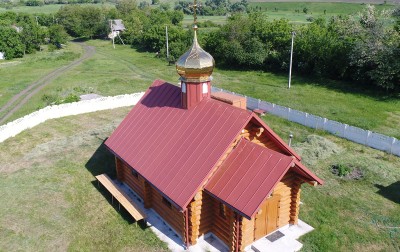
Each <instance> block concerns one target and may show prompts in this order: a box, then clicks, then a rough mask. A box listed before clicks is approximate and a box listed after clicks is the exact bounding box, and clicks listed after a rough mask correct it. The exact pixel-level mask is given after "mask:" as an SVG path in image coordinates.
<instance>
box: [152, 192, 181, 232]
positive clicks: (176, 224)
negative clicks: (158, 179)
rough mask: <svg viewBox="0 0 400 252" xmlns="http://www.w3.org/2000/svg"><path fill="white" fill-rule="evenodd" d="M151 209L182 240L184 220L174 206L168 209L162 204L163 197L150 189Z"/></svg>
mask: <svg viewBox="0 0 400 252" xmlns="http://www.w3.org/2000/svg"><path fill="white" fill-rule="evenodd" d="M151 197H152V208H153V209H154V210H155V211H156V212H157V213H158V214H159V215H160V216H161V217H162V218H163V219H164V220H165V221H166V222H167V223H168V225H170V226H171V227H172V228H173V229H174V230H175V231H176V232H177V233H178V235H180V236H181V238H183V239H184V237H185V232H184V230H185V218H184V213H182V212H180V211H179V209H177V208H176V207H175V206H174V205H171V207H169V206H168V205H166V204H165V203H164V202H163V196H162V195H161V194H160V193H159V192H158V191H157V190H156V189H154V188H153V187H152V190H151Z"/></svg>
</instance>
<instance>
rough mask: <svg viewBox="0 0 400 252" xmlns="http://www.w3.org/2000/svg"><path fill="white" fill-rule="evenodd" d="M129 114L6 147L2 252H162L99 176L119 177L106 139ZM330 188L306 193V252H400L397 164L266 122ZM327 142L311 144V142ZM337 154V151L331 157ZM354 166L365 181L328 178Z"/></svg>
mask: <svg viewBox="0 0 400 252" xmlns="http://www.w3.org/2000/svg"><path fill="white" fill-rule="evenodd" d="M128 111H129V108H121V109H115V110H111V111H102V112H97V113H91V114H85V115H80V116H71V117H66V118H61V119H57V120H50V121H48V122H45V123H43V124H41V125H39V126H36V127H34V128H33V129H30V130H27V131H24V132H23V133H21V134H19V135H18V136H16V137H14V138H11V139H8V140H7V141H5V142H3V143H2V144H0V196H1V197H0V250H2V251H3V250H4V251H20V250H22V251H27V250H29V251H38V250H39V251H54V250H70V251H76V250H79V251H109V250H110V248H112V250H118V251H162V250H164V249H166V247H165V245H164V244H163V243H162V242H160V241H159V240H158V239H157V238H156V237H155V236H154V235H153V234H152V233H151V232H150V230H149V229H146V228H144V229H143V226H140V225H139V227H136V226H135V225H132V222H133V220H132V219H131V218H130V217H129V216H128V215H127V214H126V213H125V212H124V211H122V212H121V213H119V212H118V211H117V206H116V205H114V207H113V206H112V205H111V203H110V196H109V195H108V194H107V193H105V192H104V190H100V191H99V190H98V189H97V186H96V185H97V183H95V182H94V181H95V179H94V175H97V174H99V173H103V172H111V173H112V169H113V168H112V167H113V165H112V163H113V157H112V155H110V154H109V153H108V152H106V151H105V148H104V147H102V142H103V141H104V139H105V138H106V137H107V136H109V135H110V133H111V132H112V131H113V129H114V128H115V127H116V125H118V124H119V122H120V121H121V119H122V118H123V117H124V116H125V115H126V113H128ZM265 120H266V122H267V123H268V124H269V125H270V126H271V127H272V128H273V129H274V130H275V131H276V132H277V133H278V134H279V135H281V136H282V137H283V138H284V139H287V136H288V134H289V133H290V132H296V133H295V137H294V140H293V144H294V148H295V149H296V150H297V151H299V152H300V153H301V155H302V157H303V162H305V163H306V164H307V165H308V166H309V168H310V169H311V170H313V171H314V172H316V174H317V175H318V176H319V177H321V178H322V179H323V180H325V185H323V186H320V187H316V188H313V187H311V186H309V185H304V186H303V190H302V202H303V204H302V205H301V210H300V218H301V219H302V220H304V221H306V222H307V223H309V224H311V225H312V226H313V227H315V228H316V229H315V230H314V231H313V232H311V233H309V234H307V235H305V236H304V237H303V238H302V239H301V241H302V242H303V243H304V249H303V251H354V250H359V251H396V250H398V249H399V248H400V247H399V246H400V243H399V242H400V230H399V228H398V227H399V226H400V215H399V214H398V213H399V211H400V197H399V194H398V191H399V181H400V169H399V167H400V158H397V157H394V156H391V155H388V154H385V153H383V152H380V151H376V150H373V149H370V148H366V147H363V146H360V145H357V144H354V143H351V142H348V141H345V140H343V139H339V138H336V137H334V136H331V135H328V134H324V133H323V132H316V131H313V130H310V129H308V128H305V127H302V126H300V125H297V124H294V123H290V122H287V121H285V120H281V119H279V118H276V117H273V116H267V117H266V119H265ZM313 134H319V135H322V137H319V138H318V141H316V142H315V141H314V142H313V143H308V142H305V141H304V140H305V139H306V138H307V137H308V136H310V135H313ZM331 150H336V152H335V153H334V152H332V151H331ZM338 163H342V164H346V165H353V166H354V167H357V168H358V169H360V170H362V172H363V174H364V177H363V178H362V179H360V180H346V179H343V178H340V177H338V176H336V175H334V174H332V173H331V168H330V167H331V165H334V164H338Z"/></svg>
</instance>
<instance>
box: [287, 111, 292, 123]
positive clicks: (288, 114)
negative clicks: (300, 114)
mask: <svg viewBox="0 0 400 252" xmlns="http://www.w3.org/2000/svg"><path fill="white" fill-rule="evenodd" d="M291 111H292V110H291V109H290V108H288V110H287V119H288V120H289V118H290V113H291ZM289 121H290V120H289Z"/></svg>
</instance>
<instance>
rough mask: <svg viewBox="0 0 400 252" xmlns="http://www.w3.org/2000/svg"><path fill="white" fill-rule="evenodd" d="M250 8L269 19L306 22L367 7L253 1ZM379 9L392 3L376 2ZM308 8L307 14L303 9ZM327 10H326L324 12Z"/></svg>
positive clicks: (350, 4)
mask: <svg viewBox="0 0 400 252" xmlns="http://www.w3.org/2000/svg"><path fill="white" fill-rule="evenodd" d="M249 7H250V8H259V7H261V11H263V12H264V13H265V14H267V16H268V19H269V20H273V19H281V18H285V19H288V20H289V21H291V22H294V23H305V22H307V18H308V17H310V16H312V17H314V18H318V17H323V18H325V19H329V18H330V17H332V16H338V15H348V14H356V13H358V12H360V11H361V10H362V9H364V8H365V4H360V3H350V2H349V3H337V2H329V3H328V2H324V3H318V2H304V1H302V2H279V1H277V2H261V1H260V2H251V3H250V4H249ZM375 7H376V9H377V10H379V11H380V10H384V9H392V8H393V5H390V4H386V5H383V4H376V5H375ZM304 8H307V9H308V12H307V14H305V13H304V12H303V9H304ZM295 10H298V11H299V12H297V13H296V12H295ZM324 11H326V12H324Z"/></svg>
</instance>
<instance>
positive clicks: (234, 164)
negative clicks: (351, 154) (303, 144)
mask: <svg viewBox="0 0 400 252" xmlns="http://www.w3.org/2000/svg"><path fill="white" fill-rule="evenodd" d="M298 164H300V166H299V165H298ZM291 167H293V168H294V169H295V170H294V171H295V172H297V173H300V174H301V175H302V176H303V177H305V178H306V179H309V180H312V181H317V182H318V183H319V184H322V181H321V180H320V179H319V178H317V177H316V176H315V175H314V174H313V173H312V172H311V171H309V170H308V169H307V168H305V167H304V166H303V165H301V163H300V162H299V161H298V160H296V159H295V158H294V157H290V156H286V155H283V154H281V153H279V152H276V151H274V150H271V149H268V148H265V147H262V146H260V145H258V144H255V143H252V142H249V141H248V140H245V139H241V140H240V142H239V143H238V145H237V146H236V148H235V149H234V150H233V151H232V152H231V154H230V155H229V156H228V158H227V159H226V160H225V161H224V163H223V164H222V165H221V167H220V168H219V169H218V171H217V172H216V173H215V174H214V175H213V177H212V178H211V179H210V181H209V182H208V184H207V185H206V187H205V189H206V191H208V192H209V193H211V194H212V195H214V196H215V197H217V198H219V199H221V200H222V201H224V202H225V203H226V204H228V205H230V206H231V207H232V208H234V209H235V210H237V211H238V212H240V213H241V214H243V215H244V216H245V217H247V218H248V219H251V218H252V217H253V216H254V214H255V213H256V212H257V211H258V208H259V207H260V205H261V204H262V202H263V201H264V200H265V199H266V197H267V196H268V195H269V194H270V193H271V192H272V190H273V188H274V187H275V185H276V184H277V183H278V182H279V181H280V180H281V179H282V177H283V176H284V175H285V174H286V172H287V171H288V170H289V169H290V168H291ZM304 169H306V170H304Z"/></svg>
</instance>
